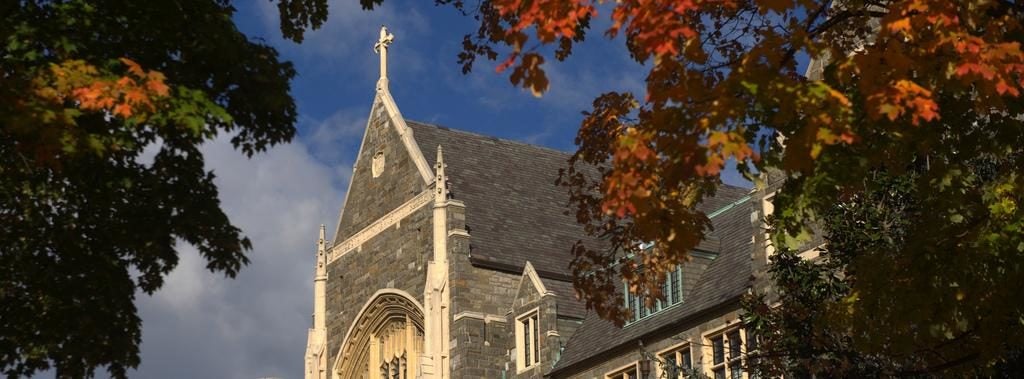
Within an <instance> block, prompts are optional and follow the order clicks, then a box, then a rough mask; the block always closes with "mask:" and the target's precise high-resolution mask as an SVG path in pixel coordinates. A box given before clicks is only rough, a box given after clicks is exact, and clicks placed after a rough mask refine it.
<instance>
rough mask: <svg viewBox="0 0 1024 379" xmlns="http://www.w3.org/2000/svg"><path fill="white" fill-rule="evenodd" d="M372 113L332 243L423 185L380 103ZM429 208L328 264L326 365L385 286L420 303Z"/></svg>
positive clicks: (429, 234) (427, 252)
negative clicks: (378, 159) (380, 158)
mask: <svg viewBox="0 0 1024 379" xmlns="http://www.w3.org/2000/svg"><path fill="white" fill-rule="evenodd" d="M371 117H372V120H371V122H370V125H369V130H368V131H367V135H366V139H365V140H364V142H363V143H364V146H363V150H362V153H361V154H360V155H359V157H358V160H357V166H356V169H355V171H354V172H353V174H352V175H353V177H352V186H351V188H349V193H348V197H347V201H346V204H345V205H344V206H345V209H344V212H343V216H342V218H341V221H340V223H339V228H338V232H337V233H338V234H337V235H336V236H335V239H334V241H335V243H340V242H342V241H344V240H345V239H347V238H349V237H351V236H352V235H353V234H355V233H357V232H358V231H359V230H361V229H363V228H364V227H366V226H367V225H369V224H370V223H372V222H373V221H375V220H377V219H379V218H380V217H381V216H383V215H385V214H387V213H388V212H391V211H392V210H394V209H395V208H398V207H399V206H400V205H401V204H403V203H404V202H406V201H408V200H409V199H411V198H412V197H413V196H415V195H417V194H419V193H420V192H422V191H424V190H426V189H427V186H426V185H425V184H424V181H423V179H422V176H420V173H419V171H417V169H416V165H415V163H414V162H413V160H412V158H411V156H410V154H409V153H408V152H407V151H406V149H405V147H404V145H403V144H402V142H401V139H400V137H399V135H398V133H397V132H395V130H394V128H393V127H392V126H391V125H390V121H389V120H388V119H387V114H386V113H384V112H383V107H382V106H380V104H375V106H374V111H373V112H372V114H371ZM378 152H383V154H384V161H385V164H384V167H383V170H381V172H380V175H379V176H378V177H376V178H374V177H373V173H372V172H371V166H372V163H371V162H372V160H373V155H374V154H377V153H378ZM432 212H433V210H432V208H431V206H430V205H429V204H428V205H426V206H423V207H421V208H419V209H417V210H416V211H415V212H413V213H412V214H410V215H409V216H407V217H405V218H404V219H402V220H400V221H399V222H398V223H397V224H396V225H393V226H391V227H389V228H387V229H386V230H384V231H382V232H381V233H380V234H378V235H376V236H374V237H373V238H371V239H369V240H367V241H366V242H365V243H363V244H362V246H360V247H359V248H357V249H355V250H352V251H350V252H348V253H346V254H345V255H343V256H341V257H340V258H339V259H337V260H335V261H334V262H331V263H330V264H329V265H328V266H327V310H326V311H327V315H326V318H327V351H328V354H329V358H328V362H329V365H330V367H333V365H334V361H335V359H336V358H337V357H336V355H337V354H338V351H339V348H340V346H341V343H342V340H343V339H344V338H345V335H346V333H347V332H348V330H349V328H350V326H351V324H352V322H353V320H354V319H355V318H356V317H357V316H358V313H359V311H360V310H361V309H362V307H363V306H364V305H365V304H366V303H367V302H368V301H369V300H370V297H371V296H373V294H374V293H375V292H377V291H378V290H380V289H387V288H391V289H398V290H402V291H405V292H407V293H409V295H411V296H413V297H414V298H415V299H416V300H417V301H419V302H420V303H421V304H422V302H423V286H424V283H425V282H426V263H427V261H428V260H429V259H430V258H431V255H432Z"/></svg>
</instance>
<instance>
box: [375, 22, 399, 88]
mask: <svg viewBox="0 0 1024 379" xmlns="http://www.w3.org/2000/svg"><path fill="white" fill-rule="evenodd" d="M394 40H395V35H394V34H391V33H390V32H388V28H387V27H386V26H384V25H381V26H380V39H378V40H377V44H375V45H373V52H375V53H377V54H380V79H379V80H378V81H377V89H384V88H387V84H388V45H391V42H393V41H394Z"/></svg>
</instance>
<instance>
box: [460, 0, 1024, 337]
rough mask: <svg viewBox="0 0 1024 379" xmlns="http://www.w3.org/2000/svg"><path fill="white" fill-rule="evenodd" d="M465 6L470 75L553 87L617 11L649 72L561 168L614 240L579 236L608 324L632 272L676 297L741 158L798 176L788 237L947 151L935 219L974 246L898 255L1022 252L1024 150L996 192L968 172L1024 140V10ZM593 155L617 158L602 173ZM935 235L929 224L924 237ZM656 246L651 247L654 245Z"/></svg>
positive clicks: (935, 176)
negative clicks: (680, 270) (705, 203)
mask: <svg viewBox="0 0 1024 379" xmlns="http://www.w3.org/2000/svg"><path fill="white" fill-rule="evenodd" d="M440 2H441V3H449V1H444V0H442V1H440ZM450 3H451V4H453V5H454V6H455V7H457V8H459V9H462V10H463V11H464V12H467V13H470V14H473V15H474V16H475V17H476V18H477V19H478V20H479V21H480V27H479V30H478V31H477V32H476V33H474V34H472V35H468V36H466V38H465V40H464V42H463V45H464V52H463V53H462V54H461V55H460V58H461V62H462V63H463V65H464V70H468V69H469V68H471V67H472V65H473V63H474V62H475V59H476V58H479V57H483V58H485V59H493V60H498V61H500V62H501V63H500V64H499V65H498V70H499V71H504V70H510V71H511V75H510V76H509V78H510V80H511V81H512V83H513V84H514V85H517V86H521V87H524V88H526V89H528V90H530V91H532V92H534V93H537V94H540V93H542V92H543V91H544V90H546V89H547V88H548V86H549V83H548V80H547V77H546V76H545V71H544V67H545V66H544V63H545V57H553V58H554V59H556V60H562V59H565V58H566V57H567V56H569V55H570V54H571V52H572V49H573V46H575V45H576V44H577V43H581V42H582V41H583V40H584V38H585V36H586V35H587V32H588V31H589V29H590V25H591V22H592V21H593V20H594V19H596V18H598V17H606V18H607V19H609V20H610V23H611V27H610V28H609V29H607V30H604V31H603V32H604V35H605V36H607V37H610V38H617V39H618V40H621V41H623V42H624V43H625V45H626V47H627V48H628V50H629V53H630V55H631V57H632V58H633V59H635V60H636V61H637V62H638V63H639V64H643V65H644V67H645V68H647V69H648V73H647V77H646V91H645V93H642V94H637V93H628V92H608V93H605V94H602V95H600V96H599V97H597V99H596V100H595V101H594V107H593V109H592V110H590V111H588V112H586V114H585V116H586V117H585V119H584V121H583V122H582V124H581V126H580V130H579V134H578V136H577V139H576V142H577V144H578V146H579V149H578V151H577V152H576V154H575V155H574V157H573V158H572V161H571V162H570V164H571V167H570V168H569V170H567V171H566V172H565V173H564V174H563V176H562V178H561V183H562V184H563V185H566V186H567V188H568V190H569V191H570V195H571V196H572V201H571V203H572V205H573V208H574V209H575V211H576V215H577V218H578V220H579V221H580V222H581V223H583V224H584V225H586V227H587V231H588V232H589V233H590V234H592V235H595V236H602V237H605V238H606V239H607V240H609V241H610V242H611V244H612V245H613V247H614V248H613V249H612V250H607V249H599V248H596V247H594V246H585V245H582V244H579V245H577V246H576V248H575V249H574V254H575V260H574V261H573V263H572V269H573V271H574V276H575V284H576V287H577V289H578V293H579V294H580V295H582V296H583V297H584V299H585V300H587V303H588V306H590V307H591V308H593V309H595V310H597V311H598V313H599V314H601V315H602V316H604V317H606V318H610V319H612V320H617V321H621V320H622V319H624V316H625V310H624V309H622V307H620V306H619V304H621V303H622V302H621V298H620V297H621V295H620V294H617V293H616V291H615V289H616V288H618V287H619V285H620V284H619V283H620V280H621V278H623V277H625V278H626V280H627V281H628V283H629V284H630V288H631V289H632V290H634V291H638V292H641V293H648V294H651V295H654V296H650V298H652V299H653V298H656V297H657V296H658V295H660V294H659V292H660V290H659V285H658V284H659V283H660V282H662V281H663V280H664V273H665V272H666V271H667V270H668V269H670V268H671V267H673V266H674V265H676V264H679V263H681V262H683V261H685V260H686V259H687V251H689V250H691V249H692V248H693V247H694V246H696V244H697V243H698V241H700V239H701V238H703V235H704V233H705V232H706V231H707V230H708V229H709V228H710V223H709V221H708V219H707V217H706V215H705V214H703V213H702V212H700V211H699V210H696V207H695V206H696V205H697V204H698V203H700V202H701V201H702V200H703V199H704V198H706V197H708V196H711V195H713V194H714V192H715V188H716V187H717V186H718V184H719V183H720V182H721V179H720V178H721V173H722V170H723V169H724V168H725V167H726V162H728V161H730V160H734V161H736V162H738V167H737V170H739V172H740V173H741V174H744V175H747V176H748V177H749V178H750V179H752V180H754V181H757V180H758V177H757V175H755V174H753V173H755V172H762V171H764V170H765V169H766V168H768V167H775V168H778V169H780V170H782V173H783V174H784V176H786V177H787V178H788V181H787V182H786V184H785V187H784V189H783V190H782V191H781V195H780V196H778V197H777V198H776V204H775V209H776V211H777V214H776V219H775V223H776V226H777V228H776V230H777V233H776V234H777V235H776V237H779V238H777V241H776V242H777V243H778V244H780V245H781V244H782V242H784V241H794V240H799V239H801V238H803V237H805V236H806V235H807V232H808V230H809V228H808V225H811V224H813V223H815V222H818V221H820V218H821V217H822V216H821V215H822V214H824V212H826V211H828V210H829V209H830V207H831V205H832V204H833V202H834V201H835V200H836V199H837V198H840V197H842V196H844V195H847V194H849V193H853V192H856V191H857V190H859V189H860V188H861V186H862V185H863V182H864V180H865V178H866V177H868V176H869V174H870V173H871V172H873V171H872V170H877V169H878V168H879V167H884V168H886V169H888V170H893V172H894V173H896V174H898V172H900V170H903V169H905V168H906V167H909V165H910V163H911V162H918V161H925V160H926V159H927V157H928V156H929V155H934V156H938V157H942V158H943V159H941V160H935V161H933V162H931V165H930V166H929V168H928V170H925V171H923V172H921V173H920V175H919V176H918V177H917V179H916V180H915V181H914V183H913V185H914V186H915V187H914V188H915V190H917V191H924V190H927V191H931V193H933V194H935V195H936V196H935V197H934V198H933V199H935V201H934V202H932V203H930V204H929V207H930V208H929V211H930V212H932V213H931V214H933V215H937V216H936V217H940V219H937V221H936V222H937V223H938V220H941V221H942V222H941V223H938V224H939V225H941V226H945V228H944V229H934V230H947V231H949V233H948V234H942V235H941V236H943V237H947V238H961V239H959V240H957V241H959V243H960V244H952V245H950V244H946V243H945V242H943V243H938V241H934V238H925V239H922V240H919V241H917V242H915V243H913V244H910V245H907V246H905V247H904V248H903V250H900V251H899V252H898V255H899V256H902V257H905V258H906V259H911V258H912V257H915V256H916V253H915V250H928V251H932V252H936V253H937V254H939V253H938V250H937V249H938V248H939V247H940V246H943V247H950V246H955V247H957V250H951V251H947V252H946V253H945V254H965V255H970V254H986V253H988V252H989V250H990V249H999V250H1000V251H1004V252H1005V253H1006V254H1010V253H1011V252H1012V251H1018V250H1017V249H1018V245H1017V240H1018V239H1019V233H1020V230H1019V228H1018V227H1017V225H1018V221H1019V220H1020V214H1019V213H1018V212H1019V210H1018V207H1017V203H1018V201H1019V200H1020V199H1019V195H1018V194H1019V193H1020V191H1019V189H1020V187H1021V184H1022V183H1021V181H1020V178H1019V176H1016V175H1008V174H1007V173H1011V172H1014V171H1019V170H1017V168H1018V167H1016V166H1014V165H1015V164H1016V161H1015V160H1013V161H1006V162H1012V163H1006V164H1004V165H1003V166H1001V167H999V169H1000V170H1002V171H999V172H1000V175H998V179H997V180H995V181H994V182H992V184H990V185H988V186H985V187H983V188H981V189H977V188H975V187H973V186H975V185H976V179H975V178H974V177H973V176H972V175H971V173H972V171H973V170H974V168H972V167H970V166H967V162H970V161H972V160H974V159H980V158H988V159H994V160H1000V159H1001V158H1003V157H1006V156H1007V155H1008V154H1012V153H1013V152H1015V151H1017V150H1018V149H1019V146H1021V143H1022V142H1024V141H1021V139H1022V136H1024V133H1021V126H1022V125H1021V119H1020V117H1019V115H1020V114H1021V113H1022V112H1021V111H1022V110H1021V98H1020V95H1021V94H1020V92H1021V90H1022V89H1024V82H1022V78H1024V76H1022V74H1024V53H1022V51H1021V46H1020V43H1021V38H1022V36H1024V34H1022V29H1021V27H1022V24H1021V21H1022V20H1021V19H1022V13H1021V12H1022V7H1021V6H1020V5H1019V3H1017V2H1012V1H998V0H972V1H946V0H891V1H889V0H885V1H883V0H844V1H821V0H719V1H701V0H673V1H669V0H664V1H643V0H623V1H617V2H614V3H611V2H609V3H605V2H599V1H591V0H572V1H556V0H491V1H484V2H482V3H479V4H478V5H473V6H468V5H466V3H463V2H459V1H455V2H450ZM473 4H477V3H473ZM804 59H810V60H811V61H812V62H813V64H815V65H816V70H815V71H814V72H815V73H816V74H815V75H814V76H813V77H810V78H808V77H805V76H804V72H802V70H800V67H801V66H800V64H799V62H801V61H802V60H804ZM783 141H784V144H785V146H784V148H783ZM591 166H598V167H604V169H603V170H602V171H601V172H600V174H599V175H598V176H597V177H591V176H588V173H589V172H591V171H590V169H589V167H591ZM979 191H980V192H979ZM980 224H984V228H987V229H984V228H982V227H981V226H978V225H980ZM934 226H937V225H936V224H918V223H915V224H914V228H915V230H916V228H918V227H920V228H925V227H934ZM976 226H977V227H976ZM949 228H958V229H967V230H971V232H968V234H967V235H966V236H965V237H954V236H961V232H958V231H957V232H954V231H952V230H948V229H949ZM934 230H933V232H934ZM982 233H986V234H982ZM912 234H914V235H915V236H918V235H927V234H920V233H917V232H914V233H912ZM783 236H788V237H790V238H782V237H783ZM928 236H934V235H928ZM648 241H653V242H654V244H655V248H654V249H649V250H641V249H639V246H641V242H648ZM1020 246H1024V245H1020ZM1021 250H1024V248H1022V249H1021ZM1018 253H1019V251H1018ZM627 256H628V257H634V258H635V259H626V257H627ZM958 257H959V256H958ZM947 258H949V257H946V256H944V255H941V254H939V255H937V256H936V259H943V260H944V259H947ZM1004 258H1005V259H1007V260H1012V259H1013V258H1015V257H1014V256H1010V255H1007V256H1004ZM639 265H642V266H643V267H644V268H645V274H642V275H641V274H639V273H638V272H637V267H638V266H639ZM970 267H975V266H970ZM960 270H961V271H958V273H959V274H961V275H968V274H969V273H970V271H969V268H967V267H964V268H962V269H960ZM915 272H916V274H917V275H922V276H923V275H929V274H930V272H928V271H925V270H923V268H922V271H915ZM999 278H1000V279H1009V278H1007V277H999ZM1006 283H1011V282H1003V284H1006ZM951 291H952V290H951ZM954 292H955V291H954ZM954 292H950V294H953V293H954ZM950 294H947V295H949V296H952V295H950ZM975 295H977V296H984V295H982V294H980V293H975ZM864 296H865V294H861V297H860V299H864ZM964 296H974V295H972V294H971V293H967V292H965V295H964ZM929 300H931V299H929ZM858 304H861V303H858ZM943 315H945V316H949V317H952V315H950V314H948V313H944V314H943ZM946 321H949V322H952V318H950V319H948V320H946ZM948 328H953V329H956V327H955V325H954V324H949V323H947V324H946V325H945V326H943V327H941V328H940V330H939V331H938V333H939V334H940V335H941V334H945V331H944V330H946V329H948ZM950 330H952V329H950ZM955 334H956V333H954V335H955Z"/></svg>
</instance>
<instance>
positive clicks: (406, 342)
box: [335, 293, 424, 379]
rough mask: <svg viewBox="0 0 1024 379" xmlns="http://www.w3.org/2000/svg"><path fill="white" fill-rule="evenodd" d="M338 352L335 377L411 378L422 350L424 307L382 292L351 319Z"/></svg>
mask: <svg viewBox="0 0 1024 379" xmlns="http://www.w3.org/2000/svg"><path fill="white" fill-rule="evenodd" d="M353 323H354V325H353V326H352V328H351V330H350V332H349V335H348V336H347V337H346V339H345V342H344V343H343V344H342V347H341V350H340V351H339V352H338V360H337V361H336V362H337V363H336V366H335V373H336V377H338V378H345V379H352V378H371V379H374V378H379V379H411V378H415V377H416V372H417V368H418V367H417V361H418V359H419V357H420V355H421V354H422V353H423V351H424V336H423V311H422V309H421V308H420V307H419V306H418V305H417V304H415V303H413V301H410V300H409V299H407V298H405V297H404V296H401V295H397V294H392V293H385V294H382V295H380V296H377V297H376V298H374V299H373V300H371V301H370V302H369V303H368V304H367V306H366V308H365V309H364V310H363V311H362V312H361V313H360V316H359V317H358V318H357V319H356V320H353Z"/></svg>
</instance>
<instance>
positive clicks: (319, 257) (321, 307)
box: [313, 224, 327, 330]
mask: <svg viewBox="0 0 1024 379" xmlns="http://www.w3.org/2000/svg"><path fill="white" fill-rule="evenodd" d="M325 232H326V231H325V229H324V225H323V224H320V239H319V240H318V241H317V244H316V276H315V277H314V278H313V327H314V328H316V329H321V330H322V329H325V327H326V324H327V323H326V321H327V320H326V313H327V312H326V310H327V304H326V302H327V301H326V300H327V299H326V295H327V288H326V287H327V240H326V237H325Z"/></svg>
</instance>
